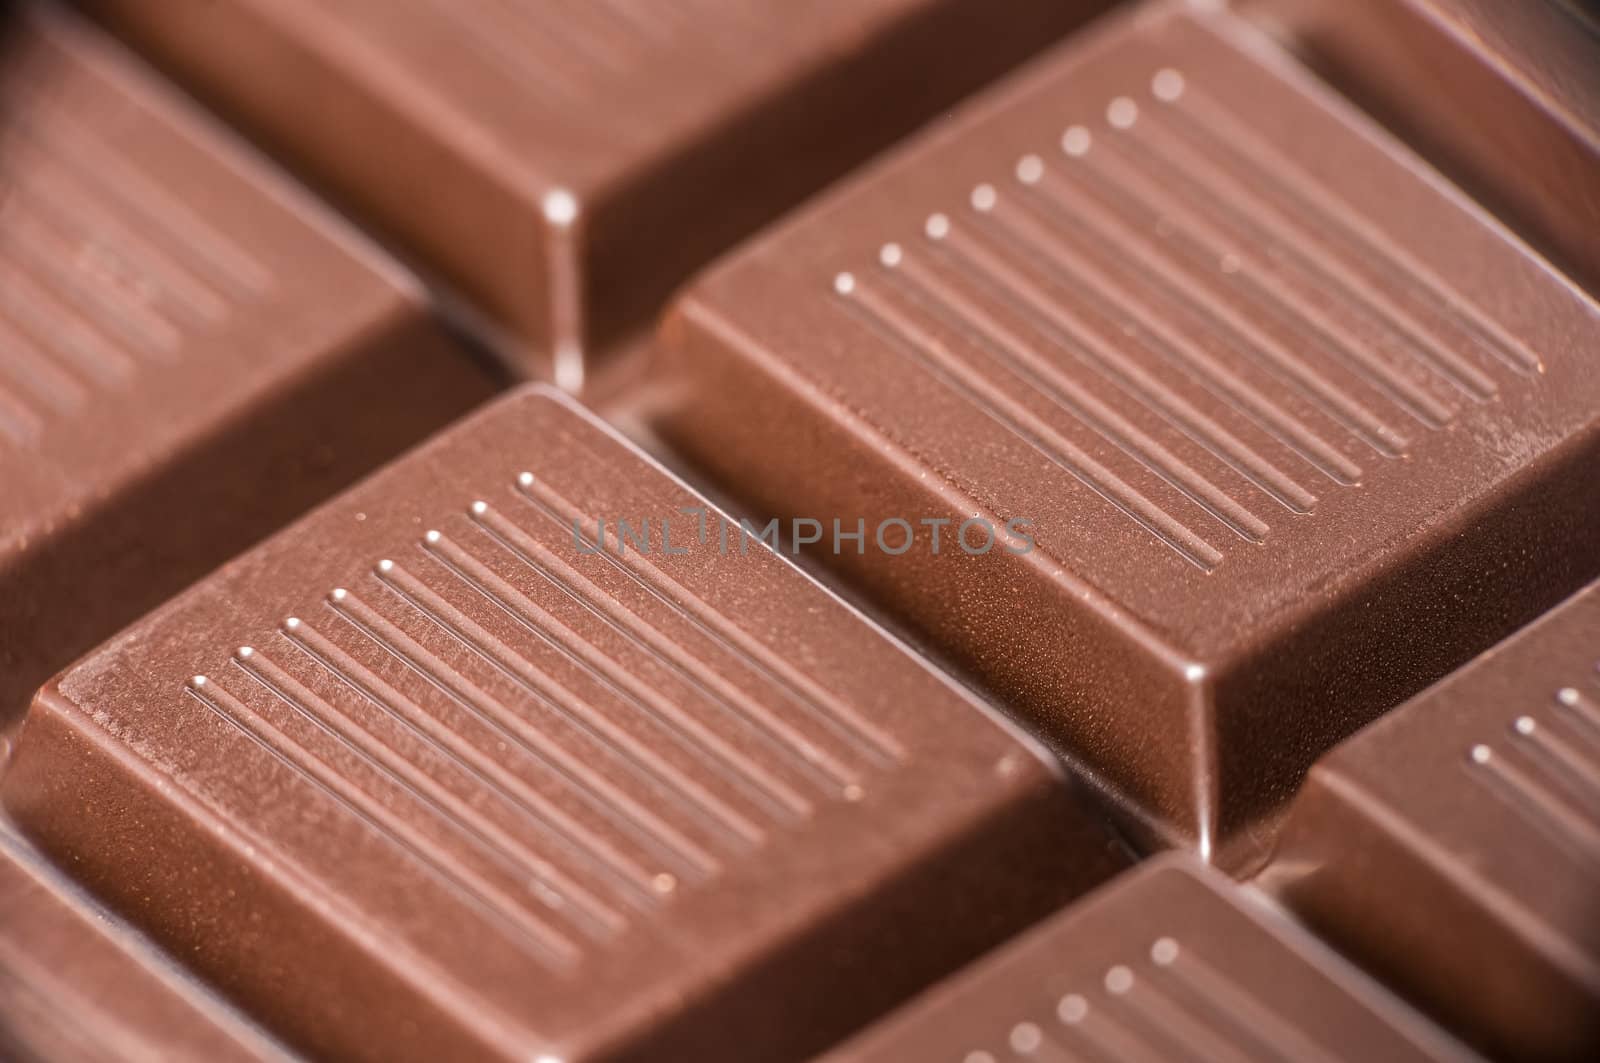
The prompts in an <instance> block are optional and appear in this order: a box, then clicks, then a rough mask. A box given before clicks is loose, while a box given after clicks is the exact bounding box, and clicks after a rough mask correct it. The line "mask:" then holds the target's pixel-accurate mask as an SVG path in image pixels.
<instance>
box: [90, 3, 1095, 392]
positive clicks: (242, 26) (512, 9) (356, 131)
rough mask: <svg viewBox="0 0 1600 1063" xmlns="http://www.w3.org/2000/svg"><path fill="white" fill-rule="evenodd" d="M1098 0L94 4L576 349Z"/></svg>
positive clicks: (557, 367) (576, 368)
mask: <svg viewBox="0 0 1600 1063" xmlns="http://www.w3.org/2000/svg"><path fill="white" fill-rule="evenodd" d="M1108 2H1109V0H1010V2H1008V3H1006V4H1003V5H999V6H998V7H997V6H996V5H994V4H991V3H988V2H987V0H800V2H790V3H782V4H773V3H769V2H766V0H692V2H682V0H680V2H676V3H659V2H656V0H601V2H593V3H588V2H585V3H528V4H487V5H485V4H460V3H453V2H450V0H404V2H400V3H396V2H395V0H360V2H356V3H342V4H339V5H328V4H325V3H321V2H317V0H288V2H285V0H184V2H177V3H160V4H151V3H144V2H140V0H92V2H91V3H90V5H89V6H90V7H91V9H92V10H94V11H96V12H97V13H99V14H100V15H102V16H103V17H104V18H106V19H107V20H108V21H110V22H111V23H112V24H113V25H115V26H116V27H117V28H118V29H119V30H120V31H122V32H124V33H126V34H127V35H128V36H129V37H130V38H132V39H134V40H136V41H138V42H139V43H140V44H141V45H143V46H145V47H147V48H148V49H150V51H151V52H152V53H153V54H156V55H159V56H161V57H162V58H163V59H164V60H166V61H167V62H168V63H169V64H170V65H171V67H172V68H173V69H174V70H176V71H177V72H178V73H179V74H180V75H181V76H183V77H185V78H187V79H189V80H190V81H191V82H192V83H193V84H195V85H197V86H199V87H200V88H201V89H202V90H203V91H204V92H205V93H206V94H207V95H209V96H211V97H212V98H214V99H215V100H217V101H218V102H219V103H220V104H222V105H224V106H225V107H226V108H228V109H229V110H230V111H231V112H233V113H235V114H237V115H239V116H240V117H241V118H242V119H243V120H244V121H245V122H246V123H247V124H249V125H251V126H253V127H254V128H256V129H259V130H260V131H261V132H262V133H263V135H264V136H265V137H266V138H267V139H269V140H270V141H271V142H273V143H274V144H276V145H278V146H279V147H280V148H281V150H283V151H284V152H285V154H286V155H288V156H289V157H291V158H293V159H295V160H297V161H298V162H300V163H301V164H303V165H304V166H305V167H306V168H307V170H308V172H311V173H314V174H315V175H317V176H318V177H320V178H322V179H323V180H325V181H326V182H327V183H328V184H329V186H330V187H332V188H333V189H335V190H336V191H337V192H338V193H339V194H341V195H342V196H343V197H344V198H345V200H346V201H347V202H349V203H351V204H353V205H354V206H355V207H356V208H357V209H358V210H360V211H361V212H363V214H364V215H365V216H366V217H368V218H370V219H372V220H374V221H375V222H377V223H378V224H380V225H382V226H383V227H384V228H385V229H386V230H388V231H389V232H390V233H392V234H393V235H394V236H396V237H397V238H398V239H400V240H401V241H403V242H404V243H406V244H407V245H408V246H410V247H411V248H412V249H413V250H415V251H416V252H417V253H419V254H420V255H422V256H423V257H424V258H425V259H426V260H427V261H428V262H430V263H431V264H432V265H433V266H434V268H436V269H437V270H439V271H440V273H441V274H442V275H444V276H445V277H446V278H448V280H449V281H450V282H451V283H453V284H454V285H455V286H456V287H458V288H459V289H461V290H462V291H464V292H465V293H467V294H468V295H470V296H471V297H472V298H473V299H475V300H476V301H477V302H478V303H479V304H480V305H481V306H482V307H484V308H486V309H487V310H488V311H489V312H490V313H491V314H493V315H494V316H495V317H497V318H498V319H499V320H500V321H501V322H502V323H504V324H505V325H508V326H509V327H510V328H511V329H512V330H514V331H515V333H517V334H519V335H520V336H521V337H522V338H523V339H524V340H525V341H527V345H528V351H527V352H526V357H527V359H528V360H527V362H526V366H527V367H528V368H530V369H533V368H541V371H547V369H548V364H547V363H548V360H550V359H553V360H554V371H555V373H556V374H557V377H558V379H559V380H561V381H562V382H563V383H565V384H567V385H569V386H574V387H575V386H576V385H577V384H578V383H580V382H581V381H582V379H583V373H584V364H585V363H584V352H585V351H586V350H587V351H591V352H592V351H593V350H596V349H600V348H604V347H606V346H607V345H608V344H610V343H612V342H614V341H617V340H619V339H620V338H622V337H624V336H625V335H626V334H627V333H628V332H629V331H630V330H633V329H636V328H638V327H639V326H641V325H643V324H645V323H646V319H647V318H648V317H649V316H651V315H652V314H653V313H654V312H655V310H656V308H657V307H658V306H659V304H660V303H661V301H662V300H664V299H665V298H666V297H667V295H668V293H669V292H670V290H671V289H672V288H673V287H675V286H676V285H677V284H678V283H679V282H680V281H681V280H682V279H683V277H684V275H685V274H686V273H687V272H688V271H689V270H691V269H693V268H694V267H696V266H698V265H700V264H702V263H703V262H704V261H705V260H706V259H707V258H708V257H709V256H711V255H712V254H714V253H715V252H717V251H719V250H721V249H722V248H724V247H725V246H727V245H728V244H729V243H731V242H733V241H734V240H735V239H737V238H738V237H740V236H742V235H744V234H745V233H747V232H749V231H751V230H753V229H754V228H756V227H757V226H758V225H759V224H761V223H762V222H764V221H766V220H768V219H769V218H771V217H772V216H773V215H775V214H776V213H777V212H778V211H779V210H781V209H782V208H784V207H785V206H787V205H789V204H791V203H793V202H796V201H798V200H799V199H801V198H803V197H804V196H806V195H809V194H810V193H811V192H812V191H814V190H815V189H816V188H818V187H820V186H822V185H823V184H825V183H827V182H828V181H829V180H831V179H832V178H834V177H835V176H837V175H839V174H841V173H843V172H844V171H845V170H846V169H847V168H848V167H850V166H851V165H853V164H855V163H857V162H859V161H860V160H862V159H864V158H866V157H867V156H868V155H870V154H871V153H872V152H874V151H876V150H877V149H879V148H880V147H882V146H884V145H885V144H887V143H889V142H890V141H891V140H893V139H894V138H896V137H898V136H900V135H902V134H903V133H905V132H907V131H909V130H910V129H912V128H913V127H914V126H915V125H916V124H917V123H918V122H920V121H922V120H924V119H925V118H928V117H930V116H932V115H934V114H937V113H938V112H939V111H940V110H941V109H942V108H945V107H947V106H949V105H950V104H951V103H953V102H955V101H956V100H958V99H960V98H961V96H963V95H964V94H965V93H967V92H969V91H971V90H972V89H973V88H975V87H977V86H978V85H980V84H981V83H983V82H984V81H985V80H987V79H989V78H990V77H992V76H994V75H997V74H999V73H1000V72H1002V71H1004V70H1005V69H1007V68H1008V67H1009V66H1011V65H1012V64H1013V63H1015V62H1016V61H1017V60H1019V59H1021V58H1022V57H1024V56H1026V55H1028V54H1030V53H1032V52H1033V51H1035V50H1037V49H1038V48H1040V47H1042V46H1044V45H1045V44H1046V43H1048V42H1049V41H1051V40H1052V39H1054V38H1055V37H1056V36H1058V35H1060V34H1061V33H1062V32H1064V31H1065V30H1067V29H1069V28H1071V27H1073V26H1075V25H1076V24H1077V23H1079V22H1080V21H1082V20H1083V18H1085V17H1086V16H1087V15H1090V14H1093V13H1094V12H1095V11H1097V10H1101V9H1103V8H1104V7H1106V6H1107V4H1108Z"/></svg>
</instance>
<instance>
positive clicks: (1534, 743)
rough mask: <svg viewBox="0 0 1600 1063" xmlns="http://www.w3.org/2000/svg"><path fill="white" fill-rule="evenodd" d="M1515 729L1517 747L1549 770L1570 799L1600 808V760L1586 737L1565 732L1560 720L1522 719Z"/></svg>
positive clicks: (1512, 726)
mask: <svg viewBox="0 0 1600 1063" xmlns="http://www.w3.org/2000/svg"><path fill="white" fill-rule="evenodd" d="M1511 730H1512V734H1513V741H1514V742H1515V743H1516V745H1517V747H1519V748H1523V749H1525V750H1526V751H1527V752H1528V755H1529V758H1530V759H1532V760H1534V761H1535V762H1537V763H1538V764H1539V765H1540V767H1542V768H1544V769H1545V770H1547V771H1549V772H1550V774H1551V775H1552V776H1553V777H1554V778H1555V779H1556V781H1557V782H1559V783H1561V785H1562V787H1563V788H1564V789H1565V790H1566V791H1567V793H1568V796H1569V797H1573V798H1576V799H1577V800H1579V801H1581V802H1584V803H1585V804H1587V805H1591V806H1594V807H1596V808H1600V759H1597V758H1596V756H1595V755H1594V753H1592V752H1591V751H1590V749H1589V744H1588V743H1587V742H1585V741H1584V737H1583V735H1581V734H1576V735H1575V734H1571V733H1562V728H1561V724H1560V722H1559V721H1551V720H1543V721H1541V720H1537V719H1535V718H1534V717H1532V716H1518V717H1517V718H1516V720H1515V721H1513V722H1512V725H1511ZM1574 740H1575V741H1576V744H1574Z"/></svg>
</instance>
